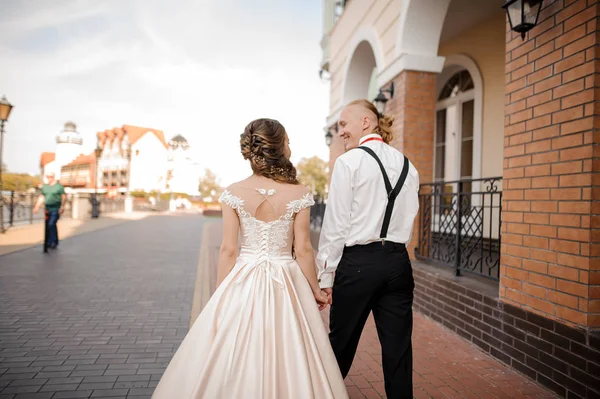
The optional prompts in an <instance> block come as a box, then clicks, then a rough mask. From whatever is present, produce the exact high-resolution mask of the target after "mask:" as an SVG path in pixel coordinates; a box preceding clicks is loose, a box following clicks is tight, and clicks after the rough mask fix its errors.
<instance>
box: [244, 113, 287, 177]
mask: <svg viewBox="0 0 600 399" xmlns="http://www.w3.org/2000/svg"><path fill="white" fill-rule="evenodd" d="M286 138H287V133H286V131H285V128H284V127H283V125H282V124H281V123H279V122H278V121H276V120H273V119H265V118H261V119H256V120H254V121H252V122H250V123H249V124H248V126H246V128H245V129H244V133H242V134H241V136H240V149H241V151H242V156H243V157H244V159H247V160H248V161H250V166H251V167H252V171H253V172H254V173H255V174H257V175H260V176H264V177H268V178H269V179H273V180H275V181H277V182H280V183H290V184H298V179H297V178H296V168H295V167H294V165H292V163H291V162H290V160H289V159H288V158H287V157H286V154H285V140H286Z"/></svg>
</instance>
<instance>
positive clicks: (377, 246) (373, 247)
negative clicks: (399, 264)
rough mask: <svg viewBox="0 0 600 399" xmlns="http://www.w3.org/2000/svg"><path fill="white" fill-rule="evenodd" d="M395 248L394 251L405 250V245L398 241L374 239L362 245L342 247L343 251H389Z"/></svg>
mask: <svg viewBox="0 0 600 399" xmlns="http://www.w3.org/2000/svg"><path fill="white" fill-rule="evenodd" d="M392 249H393V250H396V251H402V250H404V251H406V245H404V244H402V243H399V242H392V241H383V242H380V241H376V242H372V243H370V244H364V245H352V246H351V247H344V252H347V253H352V252H372V251H383V250H386V251H389V250H392Z"/></svg>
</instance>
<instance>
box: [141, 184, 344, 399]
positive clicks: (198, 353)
mask: <svg viewBox="0 0 600 399" xmlns="http://www.w3.org/2000/svg"><path fill="white" fill-rule="evenodd" d="M284 187H285V186H284ZM292 187H293V188H294V189H293V190H292V189H290V190H283V189H280V190H277V191H276V190H275V189H266V188H265V189H263V188H258V189H250V188H244V187H237V188H236V190H233V188H232V189H231V191H230V190H227V191H225V192H224V193H223V195H222V196H221V198H220V201H221V202H222V203H223V204H224V205H226V206H229V207H231V208H233V209H235V211H236V213H237V215H238V217H239V221H240V230H241V234H242V245H241V250H240V254H239V257H238V258H237V261H236V263H235V266H234V267H233V269H232V270H231V272H230V273H229V275H228V276H227V277H226V278H225V279H224V281H223V282H222V283H221V285H220V286H219V287H218V288H217V290H216V291H215V293H214V294H213V296H212V297H211V299H210V301H209V302H208V303H207V304H206V306H205V308H204V309H203V311H202V313H201V314H200V315H199V316H198V318H197V320H196V321H195V323H194V325H193V326H192V328H191V329H190V331H189V332H188V334H187V335H186V337H185V339H184V340H183V342H182V344H181V346H180V347H179V349H178V350H177V352H176V354H175V356H174V357H173V359H172V360H171V362H170V364H169V366H168V367H167V369H166V371H165V373H164V375H163V377H162V379H161V380H160V382H159V384H158V386H157V388H156V390H155V392H154V394H153V396H152V398H153V399H192V398H193V399H218V398H223V399H232V398H236V399H237V398H244V399H311V398H313V399H328V398H332V399H339V398H348V394H347V391H346V388H345V386H344V382H343V379H342V376H341V373H340V371H339V368H338V365H337V362H336V359H335V356H334V354H333V351H332V349H331V347H330V344H329V339H328V335H327V331H326V329H325V326H324V324H323V321H322V319H321V316H320V314H319V310H318V308H317V305H316V302H315V299H314V297H313V294H312V291H311V289H310V286H309V284H308V281H307V280H306V278H305V277H304V274H303V273H302V271H301V269H300V266H299V265H298V263H296V261H295V260H294V258H293V256H292V247H293V240H294V237H293V226H294V220H295V219H294V218H295V215H296V214H297V213H298V212H300V211H301V210H302V209H305V208H308V207H310V206H312V205H313V204H314V200H313V198H312V196H311V195H310V194H304V195H302V194H298V193H299V190H298V186H292ZM232 191H235V192H236V193H239V194H237V195H236V194H234V192H232ZM280 191H281V192H280ZM258 214H260V215H267V216H260V217H259V218H257V215H258ZM278 214H279V215H280V216H278ZM269 215H271V216H269Z"/></svg>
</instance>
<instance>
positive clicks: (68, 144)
mask: <svg viewBox="0 0 600 399" xmlns="http://www.w3.org/2000/svg"><path fill="white" fill-rule="evenodd" d="M82 144H83V139H82V138H81V136H80V135H79V132H77V125H75V123H73V122H70V121H69V122H67V123H65V126H64V128H63V130H62V131H61V132H60V133H59V134H58V135H57V136H56V150H55V152H44V153H42V155H41V157H40V168H41V172H42V177H43V178H44V179H45V176H46V173H49V172H54V174H55V175H56V178H57V179H58V180H60V178H61V168H62V167H63V166H65V165H67V164H68V163H70V162H72V161H73V160H74V159H75V158H77V156H79V155H80V154H81V151H82Z"/></svg>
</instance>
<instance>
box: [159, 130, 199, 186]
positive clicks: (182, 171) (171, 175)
mask: <svg viewBox="0 0 600 399" xmlns="http://www.w3.org/2000/svg"><path fill="white" fill-rule="evenodd" d="M189 149H190V145H189V143H188V141H187V140H186V139H185V137H183V136H182V135H180V134H178V135H176V136H174V137H173V138H172V139H171V140H169V153H168V162H167V170H168V172H167V186H166V188H167V191H171V192H174V193H185V194H188V195H199V194H200V192H199V191H198V184H199V180H200V166H199V165H198V163H196V162H194V161H193V160H192V158H191V156H190V152H189Z"/></svg>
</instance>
